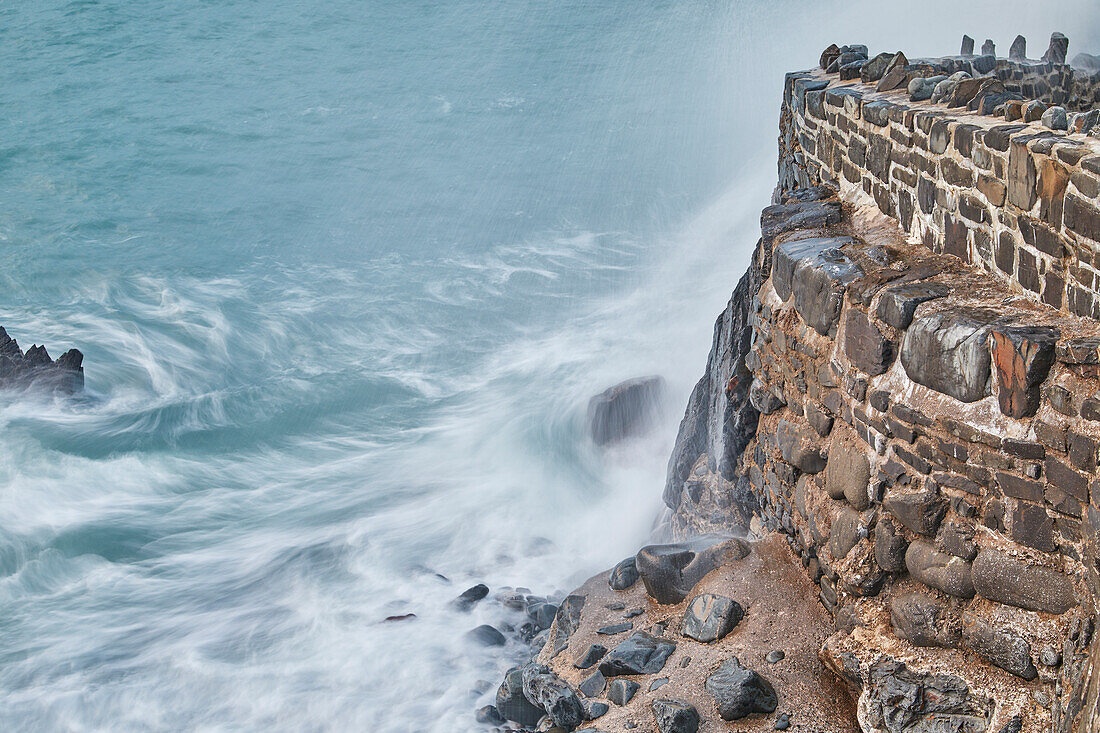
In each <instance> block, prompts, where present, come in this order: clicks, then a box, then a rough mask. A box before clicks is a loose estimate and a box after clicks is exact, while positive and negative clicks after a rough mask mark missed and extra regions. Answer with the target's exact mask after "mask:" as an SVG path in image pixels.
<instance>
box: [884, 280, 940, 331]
mask: <svg viewBox="0 0 1100 733" xmlns="http://www.w3.org/2000/svg"><path fill="white" fill-rule="evenodd" d="M950 292H951V289H950V288H949V287H947V286H946V285H941V284H939V283H906V284H904V285H896V286H894V287H891V288H887V289H886V290H884V291H883V293H882V295H881V297H880V298H879V302H878V309H877V311H876V313H877V315H878V317H879V318H881V319H882V320H883V322H885V323H887V324H889V325H891V326H893V327H894V328H896V329H898V330H899V331H904V330H905V329H907V328H909V324H910V323H912V322H913V314H914V313H916V310H917V306H919V305H920V304H921V303H926V302H928V301H930V300H935V299H937V298H943V297H945V296H947V295H948V294H950Z"/></svg>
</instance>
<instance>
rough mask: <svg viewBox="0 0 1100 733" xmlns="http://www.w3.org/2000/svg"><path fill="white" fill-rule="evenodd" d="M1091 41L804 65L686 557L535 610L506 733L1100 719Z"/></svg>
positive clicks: (680, 514)
mask: <svg viewBox="0 0 1100 733" xmlns="http://www.w3.org/2000/svg"><path fill="white" fill-rule="evenodd" d="M1068 45H1069V41H1068V39H1066V37H1065V36H1063V35H1061V34H1055V35H1054V37H1052V39H1051V42H1050V45H1049V48H1048V50H1047V52H1046V53H1045V54H1044V56H1043V58H1042V59H1039V60H1029V59H1027V58H1026V41H1025V40H1024V39H1023V38H1022V37H1018V38H1017V39H1016V40H1015V41H1014V43H1013V44H1012V48H1011V51H1010V55H1009V57H1008V58H1000V57H997V56H996V55H995V53H996V48H995V45H994V44H993V42H992V41H987V42H986V43H985V44H984V45H983V48H982V53H981V54H980V55H977V54H974V41H973V40H972V39H970V38H968V37H967V38H964V41H963V46H962V51H961V54H960V55H959V56H955V57H946V58H939V59H916V60H912V61H910V59H909V58H907V57H906V55H905V54H904V53H902V52H889V53H883V54H878V55H877V56H873V57H872V56H870V54H869V53H868V50H867V48H866V47H865V46H862V45H858V44H855V45H846V46H837V45H833V46H830V47H829V48H828V49H826V50H825V51H824V52H823V53H822V55H821V60H820V67H819V68H818V69H814V70H811V71H806V72H797V73H793V74H789V75H788V77H787V82H786V86H785V89H784V104H783V108H782V111H781V119H780V131H781V136H780V145H779V148H780V160H779V184H778V186H777V189H776V192H775V198H774V205H773V206H771V207H769V208H767V209H765V211H764V212H763V213H762V216H761V235H762V236H761V239H760V241H759V243H758V244H757V247H756V250H755V252H754V255H753V260H752V264H751V265H750V267H749V269H748V271H747V272H746V273H745V275H744V277H743V278H742V279H741V281H740V282H739V283H738V285H737V287H736V289H735V290H734V292H733V296H732V297H731V299H730V302H729V305H728V306H727V308H726V309H725V311H724V312H723V313H722V314H720V316H719V318H718V321H717V323H716V324H715V334H714V342H713V346H712V350H711V353H710V356H709V358H708V363H707V367H706V372H705V373H704V375H703V377H702V379H701V380H700V381H699V383H698V384H697V385H696V387H695V389H694V391H693V392H692V394H691V397H690V399H689V402H688V406H687V410H686V412H685V416H684V419H683V421H682V423H681V425H680V433H679V437H678V439H677V443H676V446H675V449H674V451H673V453H672V456H671V457H670V461H669V469H668V480H667V483H666V486H665V490H664V500H665V503H666V505H667V506H668V509H669V517H668V523H667V525H666V526H665V527H664V528H663V533H664V534H665V535H668V536H670V537H671V538H672V539H674V540H675V541H674V542H672V543H670V544H663V545H651V546H647V547H644V548H642V549H641V550H640V551H639V552H638V554H637V555H636V556H634V557H633V558H629V559H627V560H624V561H623V562H622V563H620V564H619V565H617V566H616V567H615V568H613V569H611V570H610V571H608V572H606V573H602V574H600V575H597V576H595V577H594V578H592V579H590V580H589V581H588V582H587V583H585V584H584V585H583V586H581V587H580V588H578V589H577V590H576V591H574V592H573V593H571V594H569V595H568V596H566V597H565V598H563V599H560V601H559V602H553V603H551V602H547V601H543V604H544V605H541V606H540V605H538V604H535V605H533V606H532V607H531V608H530V609H529V613H530V612H532V611H534V610H535V609H536V608H537V609H538V611H537V613H539V614H541V621H540V622H539V626H540V628H541V631H539V632H538V633H537V634H535V635H533V636H531V637H530V641H531V644H532V646H531V649H532V654H531V659H530V660H529V661H527V662H526V663H525V664H522V665H520V666H517V667H515V668H513V669H511V670H509V671H508V672H507V674H506V675H505V677H504V681H503V682H502V683H501V684H500V686H499V688H498V689H497V693H496V699H495V704H494V705H492V706H487V707H484V708H482V710H481V711H479V714H478V715H479V720H480V721H481V722H482V723H485V724H488V725H491V726H494V728H495V729H496V730H526V731H542V732H548V731H555V732H557V731H578V730H579V731H588V732H592V731H603V732H604V733H610V732H611V731H624V730H634V729H639V730H654V731H660V733H695V732H696V731H700V730H702V731H711V730H715V731H716V730H738V731H755V730H787V729H791V730H804V731H821V732H829V731H857V730H858V731H864V732H866V733H903V732H906V731H911V732H914V733H916V732H918V731H944V732H950V733H986V732H987V731H988V732H989V733H1040V732H1045V731H1056V732H1057V733H1092V732H1094V731H1100V641H1097V639H1096V634H1095V633H1094V631H1095V628H1096V613H1097V604H1096V598H1097V597H1098V596H1100V560H1098V558H1100V479H1098V478H1097V475H1098V474H1097V471H1098V465H1100V324H1098V321H1100V199H1098V196H1100V125H1098V123H1100V110H1098V109H1097V107H1098V104H1100V63H1097V62H1096V57H1093V56H1089V55H1087V54H1083V55H1079V56H1077V57H1075V58H1074V62H1073V64H1074V66H1076V67H1077V68H1074V66H1071V65H1070V64H1068V63H1066V58H1067V53H1068ZM549 606H552V607H553V608H554V613H553V620H552V622H551V623H550V624H549V627H548V628H546V627H543V626H542V625H543V624H545V622H546V621H547V619H548V618H549V611H550V608H549ZM532 618H533V617H532ZM532 623H534V621H533V620H532Z"/></svg>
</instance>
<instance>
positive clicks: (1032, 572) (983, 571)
mask: <svg viewBox="0 0 1100 733" xmlns="http://www.w3.org/2000/svg"><path fill="white" fill-rule="evenodd" d="M972 575H973V579H974V588H975V590H977V592H978V593H979V594H980V595H981V596H982V597H983V598H988V599H989V600H991V601H996V602H998V603H1004V604H1006V605H1009V606H1016V607H1017V608H1026V609H1027V610H1029V611H1042V612H1044V613H1054V614H1060V613H1065V612H1066V611H1068V610H1069V609H1071V608H1073V607H1074V606H1076V605H1077V599H1076V598H1075V597H1074V593H1073V583H1072V582H1071V581H1070V579H1069V577H1068V576H1066V575H1065V574H1064V573H1060V572H1058V571H1057V570H1052V569H1050V568H1045V567H1041V566H1039V565H1031V564H1029V563H1025V562H1020V561H1019V560H1016V559H1014V558H1012V557H1010V556H1009V555H1006V554H1004V553H1002V552H998V551H997V550H992V549H983V550H981V551H980V552H979V553H978V557H977V559H975V560H974V565H973V569H972Z"/></svg>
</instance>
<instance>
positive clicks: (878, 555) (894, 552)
mask: <svg viewBox="0 0 1100 733" xmlns="http://www.w3.org/2000/svg"><path fill="white" fill-rule="evenodd" d="M908 547H909V542H908V541H907V540H906V539H905V538H904V537H903V536H901V535H899V534H898V533H897V532H895V531H894V527H893V525H892V524H891V523H890V522H888V521H884V520H880V521H879V522H878V523H877V524H875V562H876V563H878V566H879V567H880V568H881V569H883V570H885V571H887V572H890V573H900V572H902V571H904V570H905V550H906V549H907V548H908Z"/></svg>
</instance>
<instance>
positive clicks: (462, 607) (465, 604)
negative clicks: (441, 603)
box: [451, 583, 489, 611]
mask: <svg viewBox="0 0 1100 733" xmlns="http://www.w3.org/2000/svg"><path fill="white" fill-rule="evenodd" d="M487 595H489V586H487V585H485V584H484V583H478V584H477V585H475V586H473V587H472V588H467V589H466V590H464V591H462V593H461V594H460V595H459V596H458V598H455V599H454V600H453V601H451V605H452V606H453V607H454V608H457V609H458V610H459V611H469V610H470V609H471V608H473V607H474V606H476V605H477V604H478V602H479V601H480V600H481V599H482V598H484V597H485V596H487Z"/></svg>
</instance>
